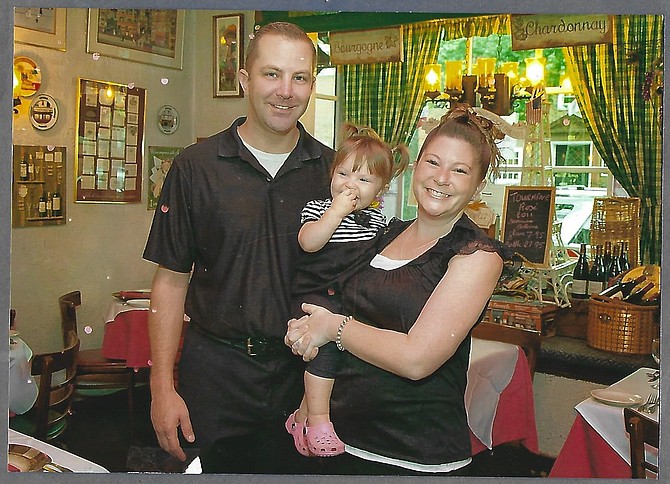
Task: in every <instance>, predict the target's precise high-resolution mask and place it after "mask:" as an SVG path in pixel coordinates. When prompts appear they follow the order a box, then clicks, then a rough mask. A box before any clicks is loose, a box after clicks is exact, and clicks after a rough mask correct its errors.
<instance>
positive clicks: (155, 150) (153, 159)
mask: <svg viewBox="0 0 670 484" xmlns="http://www.w3.org/2000/svg"><path fill="white" fill-rule="evenodd" d="M181 150H182V148H179V147H173V146H149V158H148V161H147V167H148V168H147V177H148V179H149V182H148V183H147V210H155V209H156V206H157V205H158V197H159V196H160V194H161V189H162V188H163V181H165V176H166V175H167V172H168V170H169V169H170V166H172V160H173V159H174V157H175V156H177V155H178V154H179V152H180V151H181Z"/></svg>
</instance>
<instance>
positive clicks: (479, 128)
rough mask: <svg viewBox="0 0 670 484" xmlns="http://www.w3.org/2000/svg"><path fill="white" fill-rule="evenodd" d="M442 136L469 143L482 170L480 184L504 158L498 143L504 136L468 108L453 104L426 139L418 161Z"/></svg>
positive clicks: (496, 168) (494, 172) (494, 125)
mask: <svg viewBox="0 0 670 484" xmlns="http://www.w3.org/2000/svg"><path fill="white" fill-rule="evenodd" d="M441 136H446V137H449V138H455V139H459V140H462V141H465V142H466V143H468V144H469V145H470V146H472V148H473V149H474V150H475V152H477V154H478V158H479V160H478V161H479V164H480V168H481V178H482V180H483V179H484V178H485V177H486V175H487V173H490V175H491V177H493V176H495V175H497V174H498V168H499V166H500V164H501V163H502V162H504V158H503V156H502V154H501V153H500V149H499V148H498V144H497V142H498V141H500V140H502V139H503V138H504V137H505V135H504V134H503V132H502V131H500V129H499V128H498V126H496V124H495V123H493V122H492V121H490V120H489V119H486V118H485V117H483V116H480V115H479V114H477V113H476V112H475V111H474V109H472V108H471V107H470V106H469V105H467V104H455V105H454V106H453V107H452V108H451V109H449V111H448V112H447V113H446V114H445V115H444V116H442V118H441V119H440V122H439V124H438V125H437V126H436V127H435V128H433V129H432V130H431V132H430V133H428V135H427V136H426V139H425V141H424V142H423V145H422V146H421V149H420V150H419V156H418V159H421V155H422V154H423V150H424V149H425V147H426V146H428V144H429V143H430V142H431V141H433V139H435V138H437V137H441Z"/></svg>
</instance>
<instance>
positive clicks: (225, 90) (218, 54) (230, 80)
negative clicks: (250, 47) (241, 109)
mask: <svg viewBox="0 0 670 484" xmlns="http://www.w3.org/2000/svg"><path fill="white" fill-rule="evenodd" d="M243 31H244V15H243V14H235V15H217V16H215V17H214V36H213V37H214V49H213V50H214V63H213V65H214V79H213V83H214V97H242V96H244V92H243V91H242V87H241V86H240V83H239V82H238V80H237V71H238V70H239V69H240V67H242V59H244V57H243V55H242V51H243V48H244V42H243V41H242V39H244V37H243V34H244V32H243Z"/></svg>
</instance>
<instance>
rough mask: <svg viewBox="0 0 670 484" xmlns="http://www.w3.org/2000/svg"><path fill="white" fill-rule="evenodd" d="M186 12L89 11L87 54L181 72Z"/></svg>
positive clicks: (92, 9) (96, 9)
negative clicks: (96, 54)
mask: <svg viewBox="0 0 670 484" xmlns="http://www.w3.org/2000/svg"><path fill="white" fill-rule="evenodd" d="M184 16H185V12H184V10H167V9H103V8H100V9H98V8H89V9H88V29H87V34H86V52H89V53H98V54H100V55H106V56H109V57H115V58H119V59H125V60H129V61H133V62H141V63H144V64H153V65H157V66H162V67H169V68H171V69H182V67H183V57H184Z"/></svg>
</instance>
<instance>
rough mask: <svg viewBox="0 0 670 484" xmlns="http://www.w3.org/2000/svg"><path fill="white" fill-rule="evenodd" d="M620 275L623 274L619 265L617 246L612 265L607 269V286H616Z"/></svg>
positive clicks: (616, 246) (611, 261) (613, 253)
mask: <svg viewBox="0 0 670 484" xmlns="http://www.w3.org/2000/svg"><path fill="white" fill-rule="evenodd" d="M619 274H621V266H620V265H619V246H618V245H615V246H614V252H612V257H611V260H610V265H609V267H608V269H607V285H608V286H612V285H614V284H615V283H616V278H617V276H618V275H619Z"/></svg>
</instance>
